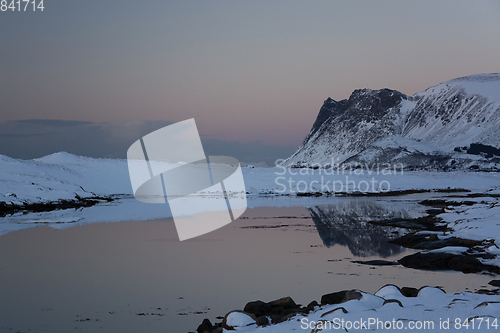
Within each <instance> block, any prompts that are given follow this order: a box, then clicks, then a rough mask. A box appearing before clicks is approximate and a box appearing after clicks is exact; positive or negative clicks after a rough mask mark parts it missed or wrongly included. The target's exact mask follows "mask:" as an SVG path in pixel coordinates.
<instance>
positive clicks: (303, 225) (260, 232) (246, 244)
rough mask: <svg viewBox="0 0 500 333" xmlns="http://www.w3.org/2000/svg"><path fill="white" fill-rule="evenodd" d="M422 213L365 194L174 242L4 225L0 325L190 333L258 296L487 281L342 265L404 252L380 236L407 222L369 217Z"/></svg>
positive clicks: (149, 231) (87, 228)
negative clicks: (387, 223) (383, 223)
mask: <svg viewBox="0 0 500 333" xmlns="http://www.w3.org/2000/svg"><path fill="white" fill-rule="evenodd" d="M422 212H423V210H422V208H419V207H418V205H416V204H414V203H413V204H412V203H411V202H409V203H404V202H403V203H401V202H393V201H391V200H375V199H343V200H342V201H340V202H339V203H337V204H333V205H322V206H316V207H310V208H303V207H281V208H280V207H266V208H253V209H248V210H247V211H246V213H245V214H244V216H243V218H240V219H239V220H237V221H236V222H234V223H232V224H229V225H227V226H225V227H223V228H221V229H219V230H216V231H214V232H211V233H209V234H206V235H203V236H201V237H198V238H195V239H191V240H187V241H183V242H179V240H178V238H177V234H176V231H175V226H174V223H173V220H172V219H165V220H156V221H147V222H120V223H102V224H91V225H84V226H75V227H72V228H68V229H62V230H56V229H53V228H50V227H48V226H43V227H38V228H33V229H27V230H22V231H18V232H13V233H10V234H7V235H3V236H1V237H0V332H28V331H29V332H54V333H58V332H70V331H78V332H120V333H127V332H150V333H155V332H189V331H193V332H194V331H195V330H196V328H197V326H198V325H199V324H200V323H201V321H202V320H203V319H204V318H209V319H210V320H211V321H212V322H214V321H215V320H216V319H215V318H216V317H217V316H223V315H224V314H226V313H227V312H229V311H230V310H234V309H242V308H243V307H244V305H245V304H246V303H247V302H248V301H252V300H257V299H260V300H263V301H266V302H267V301H270V300H273V299H277V298H280V297H284V296H291V297H292V298H293V299H294V300H295V301H296V302H297V303H302V304H303V305H307V304H308V303H309V302H310V301H312V300H314V299H315V300H318V301H319V299H320V298H321V295H323V294H326V293H330V292H335V291H340V290H343V289H361V290H364V291H367V292H375V291H377V290H378V289H379V288H380V287H382V286H383V285H385V284H388V283H392V284H396V285H399V286H410V287H420V286H423V285H431V286H442V287H444V288H445V290H446V291H447V292H454V291H461V290H471V291H474V290H477V289H481V288H484V287H485V286H486V284H487V282H488V281H489V280H491V277H489V276H481V275H466V274H462V273H451V272H426V271H419V270H412V269H407V268H404V267H402V266H366V265H360V264H356V263H352V262H351V261H353V260H372V259H381V258H383V259H384V260H398V259H399V258H401V257H403V256H405V255H408V254H411V253H413V251H412V250H408V249H404V248H401V247H399V246H396V245H392V244H389V243H388V240H390V239H392V238H394V237H397V236H398V235H402V234H404V233H405V232H407V230H403V229H396V228H387V227H379V226H374V225H373V224H371V223H369V222H370V221H373V220H377V219H382V218H398V217H412V216H418V215H419V214H420V215H421V214H422Z"/></svg>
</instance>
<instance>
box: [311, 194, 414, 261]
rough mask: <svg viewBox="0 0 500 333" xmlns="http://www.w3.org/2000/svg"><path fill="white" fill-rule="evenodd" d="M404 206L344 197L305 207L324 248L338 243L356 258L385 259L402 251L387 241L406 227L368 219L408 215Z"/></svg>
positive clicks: (408, 216)
mask: <svg viewBox="0 0 500 333" xmlns="http://www.w3.org/2000/svg"><path fill="white" fill-rule="evenodd" d="M407 208H408V207H405V206H404V205H398V204H396V203H394V202H387V201H375V200H348V201H344V202H338V203H335V204H329V205H321V206H314V207H311V208H308V210H309V213H310V214H311V217H312V219H313V221H314V224H315V225H316V229H317V230H318V233H319V236H320V237H321V240H322V241H323V244H324V245H326V246H327V247H331V246H333V245H335V244H340V245H343V246H347V247H348V248H349V250H350V251H351V253H352V254H353V255H355V256H358V257H368V256H380V257H384V258H385V257H389V256H392V255H396V254H399V253H401V252H402V251H403V250H404V248H403V247H401V246H398V245H394V244H390V243H389V241H390V240H391V239H394V238H397V237H400V236H402V235H404V234H406V233H407V232H408V230H407V229H401V228H394V227H386V226H380V225H376V224H372V223H370V222H377V221H382V220H393V219H403V218H410V217H411V216H410V214H409V213H408V210H407Z"/></svg>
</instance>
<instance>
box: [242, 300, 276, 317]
mask: <svg viewBox="0 0 500 333" xmlns="http://www.w3.org/2000/svg"><path fill="white" fill-rule="evenodd" d="M243 311H245V312H248V313H252V314H254V315H255V316H256V317H262V316H266V315H269V314H270V312H271V306H270V305H268V304H267V303H265V302H262V301H253V302H248V303H247V304H246V305H245V307H244V308H243Z"/></svg>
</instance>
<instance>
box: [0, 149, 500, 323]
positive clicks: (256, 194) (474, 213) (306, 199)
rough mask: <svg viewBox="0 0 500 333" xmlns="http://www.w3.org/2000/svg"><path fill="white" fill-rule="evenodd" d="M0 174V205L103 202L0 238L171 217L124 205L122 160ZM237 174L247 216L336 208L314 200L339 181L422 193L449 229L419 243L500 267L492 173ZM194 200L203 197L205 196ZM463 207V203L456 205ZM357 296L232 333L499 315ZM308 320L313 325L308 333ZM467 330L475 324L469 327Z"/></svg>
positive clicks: (476, 299) (49, 215) (465, 304)
mask: <svg viewBox="0 0 500 333" xmlns="http://www.w3.org/2000/svg"><path fill="white" fill-rule="evenodd" d="M0 170H1V172H0V203H4V204H6V205H17V206H21V205H26V204H44V203H51V202H58V201H61V200H75V198H80V200H81V199H91V198H96V197H103V198H112V199H113V200H112V201H110V202H106V201H103V202H102V203H99V204H97V205H94V206H92V207H88V208H81V209H60V210H55V211H45V212H18V213H15V214H4V216H3V217H0V235H3V234H7V233H9V232H13V231H18V230H22V229H26V228H31V227H36V226H39V225H42V224H43V225H49V226H51V227H54V228H68V227H71V226H74V225H83V224H88V223H97V222H118V221H131V220H136V221H139V220H152V219H161V218H166V217H170V216H171V213H170V211H169V208H168V206H166V205H157V204H144V203H141V202H139V201H137V200H135V199H134V197H133V192H132V188H131V185H130V181H129V174H128V168H127V161H126V160H115V159H94V158H88V157H79V156H74V155H71V154H67V153H57V154H53V155H49V156H46V157H43V158H40V159H36V160H16V159H11V158H8V157H5V156H0ZM243 175H244V179H245V185H246V191H247V194H246V195H247V199H248V207H249V208H254V207H262V206H274V207H283V206H304V207H311V206H318V205H325V204H329V203H331V202H332V200H342V198H336V197H335V196H334V195H332V193H330V195H324V191H322V190H321V186H320V184H321V182H322V181H330V182H335V181H337V182H340V183H343V184H344V185H346V187H345V189H347V190H348V192H349V191H354V190H355V186H351V188H349V187H348V186H347V185H348V184H347V183H348V182H354V184H361V183H363V182H366V183H369V182H370V181H372V180H374V179H375V180H376V181H378V182H382V181H387V182H388V183H389V184H390V190H391V191H394V193H396V192H397V191H406V190H415V191H416V192H418V191H420V192H425V191H427V192H428V193H427V194H428V195H427V196H426V197H425V198H433V197H434V198H437V197H439V196H440V197H443V196H447V197H446V198H445V201H444V202H445V204H444V206H443V208H442V211H441V212H440V213H439V214H438V215H437V216H438V217H440V218H441V219H442V223H443V224H445V225H447V226H448V228H449V230H448V231H445V232H433V231H420V232H417V233H416V234H417V235H418V234H421V235H424V236H425V237H431V235H432V234H434V235H435V236H433V237H435V238H439V240H446V239H449V238H452V237H455V238H462V239H468V240H477V241H484V240H489V244H490V246H488V247H484V246H483V247H477V248H475V250H476V251H479V252H481V253H483V254H484V253H485V254H489V255H490V257H489V259H481V261H482V262H483V263H484V264H488V265H494V266H497V267H500V259H499V258H500V250H499V249H498V246H497V245H498V244H500V229H499V228H500V227H499V226H500V223H499V222H500V221H499V217H498V216H500V214H499V213H500V205H499V199H500V198H499V194H500V174H499V173H483V172H466V171H454V172H432V171H418V172H416V171H414V172H406V171H405V172H403V173H392V174H387V173H386V174H381V173H377V174H368V173H367V172H364V173H359V172H352V171H346V172H344V174H342V173H339V174H325V172H324V171H322V170H313V169H307V170H291V169H290V170H288V169H283V168H254V167H244V168H243ZM280 177H281V178H280ZM301 182H302V183H301ZM299 183H300V184H299ZM283 184H285V186H283ZM290 184H292V185H290ZM304 184H306V185H307V186H308V192H307V193H311V194H316V192H317V193H319V194H318V195H319V196H318V197H316V196H314V195H312V196H297V192H298V191H296V190H297V188H298V189H301V188H305V187H304ZM453 189H462V191H461V192H457V193H440V194H438V193H434V192H432V191H433V190H444V191H445V192H446V191H450V190H453ZM368 192H371V193H372V194H375V193H373V191H368ZM375 192H377V191H375ZM350 193H354V192H350ZM344 194H345V193H344ZM203 195H208V196H210V195H211V193H205V194H203ZM234 195H237V193H235V194H234ZM448 196H449V197H448ZM408 198H409V197H408ZM408 198H406V197H404V196H399V197H392V198H391V197H384V198H382V197H380V198H377V197H374V200H416V199H415V198H413V199H408ZM418 200H420V199H418ZM464 202H468V203H467V204H464ZM467 251H469V252H470V251H471V249H470V248H466V247H457V246H445V247H443V248H439V249H433V250H428V251H425V250H424V251H422V253H449V254H456V255H462V254H463V253H465V252H467ZM361 294H362V298H361V299H359V300H358V299H353V300H349V301H347V302H344V303H342V304H341V305H322V306H320V307H316V308H315V309H314V310H313V311H311V312H310V313H309V314H307V315H303V314H302V315H297V316H296V317H292V318H288V319H289V320H287V321H284V322H282V323H279V324H276V325H271V326H265V327H264V326H256V325H249V326H244V327H239V328H236V330H237V331H241V332H288V331H291V330H296V331H302V330H303V329H304V326H306V325H307V329H306V331H307V332H320V331H338V327H330V328H328V327H326V328H325V327H322V329H319V327H318V323H327V322H328V321H330V322H332V323H333V322H334V320H341V319H344V321H351V322H354V321H356V320H358V321H359V320H366V321H367V320H368V319H369V318H376V319H379V320H382V321H384V322H385V321H391V322H392V320H393V319H394V320H399V321H400V322H401V323H402V324H403V325H405V326H404V327H407V326H406V325H408V324H409V322H410V321H413V322H417V321H419V320H427V321H433V323H434V325H436V326H435V327H434V329H433V330H431V331H440V330H441V331H445V330H448V329H445V328H443V327H440V326H439V325H443V322H444V321H445V320H446V319H447V318H448V319H450V329H453V328H454V325H455V320H458V319H459V320H460V327H461V329H463V324H464V321H465V320H466V319H467V318H475V320H477V321H479V320H480V319H482V324H483V325H485V324H486V320H487V319H488V318H489V319H490V320H489V324H490V329H493V327H492V326H491V324H492V323H493V320H494V319H496V318H498V317H499V316H500V306H499V304H500V303H495V302H498V301H499V300H500V299H499V296H498V295H497V294H496V295H486V294H474V293H469V292H461V293H454V294H446V293H443V292H442V291H440V290H438V289H435V288H424V289H422V290H421V291H420V293H419V294H418V296H417V297H406V296H404V295H402V294H401V293H400V292H399V291H398V289H397V288H396V287H384V288H382V289H381V290H380V291H379V292H377V293H376V294H375V295H371V294H368V293H364V292H361ZM388 300H393V301H388ZM344 310H345V311H346V312H345V311H344ZM236 319H238V318H236ZM236 319H235V321H234V322H238V320H239V319H241V318H239V319H238V320H236ZM243 322H245V321H243ZM313 322H314V325H313V326H311V323H313ZM247 323H248V322H247ZM475 324H476V325H477V324H478V322H476V323H475ZM498 324H499V325H500V323H498ZM330 325H331V324H330ZM483 327H484V326H483ZM377 330H385V328H384V329H380V328H378V329H377V328H375V329H372V331H377ZM417 331H418V330H417ZM422 331H425V330H422ZM427 331H429V330H427ZM457 331H460V330H457Z"/></svg>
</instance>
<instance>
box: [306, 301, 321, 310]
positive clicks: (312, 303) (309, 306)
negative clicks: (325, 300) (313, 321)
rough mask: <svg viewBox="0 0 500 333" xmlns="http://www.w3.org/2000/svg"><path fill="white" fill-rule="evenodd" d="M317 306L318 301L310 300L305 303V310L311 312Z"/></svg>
mask: <svg viewBox="0 0 500 333" xmlns="http://www.w3.org/2000/svg"><path fill="white" fill-rule="evenodd" d="M317 306H319V304H318V302H316V301H312V302H311V303H309V304H307V306H306V310H307V312H311V311H313V310H314V308H315V307H317Z"/></svg>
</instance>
